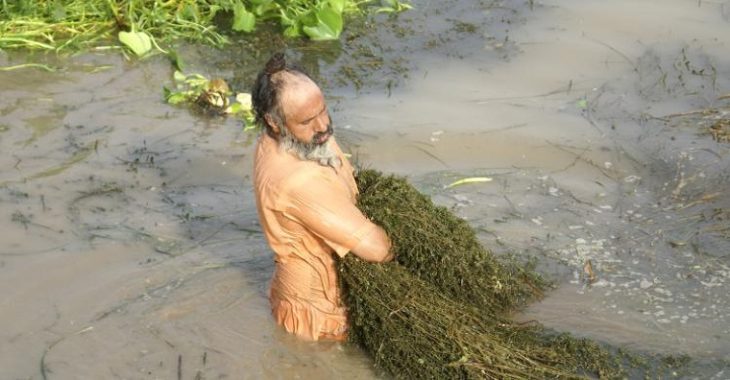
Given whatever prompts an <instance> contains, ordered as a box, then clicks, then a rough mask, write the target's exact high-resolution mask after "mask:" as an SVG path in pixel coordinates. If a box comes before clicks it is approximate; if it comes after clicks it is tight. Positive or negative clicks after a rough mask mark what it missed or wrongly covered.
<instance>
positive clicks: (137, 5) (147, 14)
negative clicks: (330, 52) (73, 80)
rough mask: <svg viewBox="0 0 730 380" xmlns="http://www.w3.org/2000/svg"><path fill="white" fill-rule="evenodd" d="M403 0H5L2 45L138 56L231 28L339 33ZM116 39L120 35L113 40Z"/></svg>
mask: <svg viewBox="0 0 730 380" xmlns="http://www.w3.org/2000/svg"><path fill="white" fill-rule="evenodd" d="M409 8H410V6H409V5H407V4H404V3H402V2H400V1H399V0H384V1H355V0H293V1H283V0H214V1H209V0H186V1H166V2H164V1H139V0H108V1H103V0H95V1H84V0H57V1H45V0H18V1H12V2H8V1H2V2H0V49H14V48H24V49H45V50H53V51H64V50H78V49H89V48H94V47H100V46H103V45H108V44H112V45H115V46H120V45H122V46H125V47H126V48H127V49H129V51H131V52H132V53H133V54H135V55H137V56H143V55H145V54H147V53H148V52H149V51H151V50H152V49H153V48H154V47H156V48H158V49H159V50H160V51H164V50H163V49H162V48H160V47H159V46H158V45H157V42H158V41H159V42H160V43H163V44H168V43H170V42H172V41H175V40H177V39H185V40H190V41H197V42H203V43H206V44H210V45H213V46H223V45H224V44H226V43H227V42H228V41H229V40H228V37H227V36H226V35H225V33H234V32H243V33H249V32H253V31H254V30H255V29H256V26H257V24H260V23H274V24H278V25H279V26H280V28H281V30H282V33H283V34H284V35H285V36H287V37H307V38H310V39H313V40H331V39H337V38H339V36H340V33H341V32H342V29H343V25H344V22H343V19H344V18H345V16H346V15H348V14H352V15H364V14H367V13H378V12H393V13H397V12H401V11H403V10H406V9H409ZM114 39H116V40H117V41H118V43H117V42H116V41H114Z"/></svg>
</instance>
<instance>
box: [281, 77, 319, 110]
mask: <svg viewBox="0 0 730 380" xmlns="http://www.w3.org/2000/svg"><path fill="white" fill-rule="evenodd" d="M292 79H293V78H292ZM321 97H322V92H321V90H320V89H319V86H317V85H316V84H315V83H314V82H313V81H312V80H311V79H309V78H306V77H304V78H302V77H297V78H296V79H293V80H291V81H287V83H286V84H285V85H284V87H283V93H282V98H281V100H282V103H281V104H282V106H283V108H284V109H285V110H286V111H287V113H290V112H291V113H293V112H298V111H299V110H298V108H300V107H305V106H307V105H309V103H312V102H318V101H319V100H320V99H321ZM311 111H312V112H315V113H316V112H318V111H319V110H311Z"/></svg>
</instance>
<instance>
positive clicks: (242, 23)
mask: <svg viewBox="0 0 730 380" xmlns="http://www.w3.org/2000/svg"><path fill="white" fill-rule="evenodd" d="M254 27H256V15H254V14H253V13H251V12H249V11H248V10H246V7H244V6H243V3H241V2H240V1H239V2H237V3H236V5H235V6H234V7H233V26H232V27H231V29H233V30H235V31H236V32H245V33H250V32H252V31H253V29H254Z"/></svg>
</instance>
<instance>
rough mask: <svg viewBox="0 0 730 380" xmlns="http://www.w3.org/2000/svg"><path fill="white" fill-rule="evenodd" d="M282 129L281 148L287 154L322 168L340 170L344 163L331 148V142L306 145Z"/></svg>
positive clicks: (280, 135) (280, 136)
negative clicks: (327, 167)
mask: <svg viewBox="0 0 730 380" xmlns="http://www.w3.org/2000/svg"><path fill="white" fill-rule="evenodd" d="M285 130H286V128H282V129H281V132H280V134H279V148H280V149H282V150H283V151H285V152H292V153H294V154H296V155H297V157H299V159H301V160H309V161H314V162H316V163H318V164H320V165H322V166H330V167H332V168H333V169H339V168H340V167H341V166H342V161H341V160H340V158H339V157H337V153H335V151H334V150H332V149H331V148H330V145H329V144H328V142H329V140H328V141H327V142H325V143H324V144H314V143H305V142H301V141H299V140H297V138H296V137H294V135H292V134H291V133H289V132H288V131H285Z"/></svg>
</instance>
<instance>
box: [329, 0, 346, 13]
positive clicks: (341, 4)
mask: <svg viewBox="0 0 730 380" xmlns="http://www.w3.org/2000/svg"><path fill="white" fill-rule="evenodd" d="M345 2H346V0H329V4H330V7H332V10H334V11H335V12H337V13H339V14H342V12H343V11H344V10H345Z"/></svg>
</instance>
